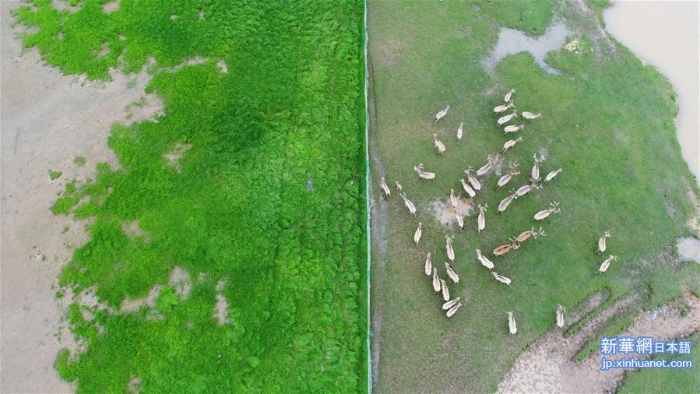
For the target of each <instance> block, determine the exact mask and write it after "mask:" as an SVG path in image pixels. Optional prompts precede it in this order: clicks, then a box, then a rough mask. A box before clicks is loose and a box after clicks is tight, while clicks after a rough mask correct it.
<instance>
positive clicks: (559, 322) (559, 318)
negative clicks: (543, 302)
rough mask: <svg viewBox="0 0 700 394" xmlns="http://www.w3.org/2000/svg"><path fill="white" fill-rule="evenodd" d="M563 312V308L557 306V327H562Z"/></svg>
mask: <svg viewBox="0 0 700 394" xmlns="http://www.w3.org/2000/svg"><path fill="white" fill-rule="evenodd" d="M564 312H565V309H564V307H563V306H561V305H557V327H564Z"/></svg>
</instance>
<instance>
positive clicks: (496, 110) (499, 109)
mask: <svg viewBox="0 0 700 394" xmlns="http://www.w3.org/2000/svg"><path fill="white" fill-rule="evenodd" d="M513 105H514V104H513V103H512V102H509V103H506V104H502V105H499V106H497V107H494V109H493V114H494V115H497V114H500V113H501V112H506V111H508V109H509V108H513Z"/></svg>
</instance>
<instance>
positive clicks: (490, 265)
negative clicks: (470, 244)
mask: <svg viewBox="0 0 700 394" xmlns="http://www.w3.org/2000/svg"><path fill="white" fill-rule="evenodd" d="M476 258H477V259H479V262H480V263H481V265H483V266H484V267H486V268H488V269H489V270H492V269H493V267H494V265H493V263H492V262H491V260H489V259H487V258H486V256H484V255H483V254H481V250H480V249H476Z"/></svg>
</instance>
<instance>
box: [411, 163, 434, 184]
mask: <svg viewBox="0 0 700 394" xmlns="http://www.w3.org/2000/svg"><path fill="white" fill-rule="evenodd" d="M413 171H415V172H416V174H418V176H419V177H420V178H421V179H427V180H430V181H432V180H433V179H435V173H434V172H427V171H423V163H419V164H418V165H417V166H413Z"/></svg>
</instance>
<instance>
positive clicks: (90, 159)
mask: <svg viewBox="0 0 700 394" xmlns="http://www.w3.org/2000/svg"><path fill="white" fill-rule="evenodd" d="M19 5H20V2H19V1H2V2H0V29H1V32H0V35H1V39H2V41H1V42H0V45H1V47H0V50H1V53H0V59H1V65H0V78H1V80H0V107H1V108H0V119H1V122H0V131H1V133H0V137H1V140H0V146H1V148H0V149H1V150H0V158H1V160H2V161H1V173H0V179H1V183H0V187H1V201H0V215H1V217H2V221H1V227H0V235H1V238H0V240H1V244H0V265H1V267H0V268H1V271H0V349H1V350H0V363H1V366H2V369H1V376H0V392H3V393H15V392H35V393H36V392H42V393H49V392H70V391H73V387H72V386H71V385H69V384H68V383H66V382H64V381H62V380H61V379H60V378H59V377H58V375H57V373H56V371H55V370H54V368H53V364H54V360H55V358H56V353H57V352H58V350H59V349H60V348H62V347H65V346H72V343H71V340H70V337H69V335H68V333H67V330H65V329H64V330H60V327H61V326H62V324H64V323H63V322H62V316H63V306H62V305H61V304H60V303H59V301H57V300H56V299H55V294H56V291H57V290H58V289H57V287H56V286H57V277H58V275H59V272H60V270H61V267H62V266H63V265H64V264H65V263H66V262H67V261H68V260H69V259H70V257H71V254H72V251H71V250H69V249H68V248H66V245H73V246H76V245H80V244H82V243H83V242H85V241H86V239H87V238H86V234H85V231H84V224H83V223H75V222H73V221H72V220H70V219H69V218H67V217H64V216H53V215H52V214H51V212H50V211H49V208H50V207H51V205H52V204H53V202H54V201H55V199H56V196H57V194H58V193H59V192H61V191H62V190H63V189H64V187H65V184H66V183H67V182H68V181H70V180H72V179H74V178H77V179H85V178H87V177H89V176H92V175H94V168H95V165H96V164H97V163H98V162H104V161H108V162H112V163H115V162H116V158H115V157H114V155H113V153H112V152H111V151H110V150H109V149H108V148H107V144H106V142H107V135H108V133H109V128H110V125H111V124H112V123H113V122H117V121H118V122H126V121H127V115H128V114H127V112H126V111H125V108H126V107H127V106H128V105H129V104H131V103H133V102H135V101H137V100H139V99H140V98H141V97H143V96H144V93H143V89H144V87H145V85H146V83H147V82H148V80H149V77H148V76H147V75H145V74H139V75H136V76H130V77H124V76H119V75H114V78H113V81H111V82H108V83H86V82H85V81H84V80H83V79H82V78H76V77H73V76H63V75H61V74H60V72H59V71H58V70H57V69H56V68H50V67H47V66H45V65H43V64H41V62H40V60H39V55H38V53H37V52H36V51H35V50H30V51H26V52H24V53H23V52H22V49H21V46H20V42H19V41H18V40H17V39H16V38H15V33H16V31H17V29H14V30H13V29H12V28H11V24H12V22H13V19H12V17H11V15H10V11H11V10H12V9H14V8H16V7H18V6H19ZM146 102H147V105H146V106H143V107H132V111H134V112H132V113H131V116H129V118H130V121H135V120H139V119H143V118H146V117H151V116H153V114H154V113H155V112H157V111H159V110H160V108H161V105H160V103H159V102H158V100H156V99H154V98H153V97H150V96H149V97H147V99H146ZM77 156H82V157H84V158H85V159H86V164H85V165H83V166H79V165H77V164H76V163H75V162H74V161H75V158H76V157H77ZM49 170H56V171H62V172H63V175H62V176H61V177H60V178H58V179H56V180H54V181H51V180H50V179H49ZM59 331H60V332H61V334H59Z"/></svg>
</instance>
